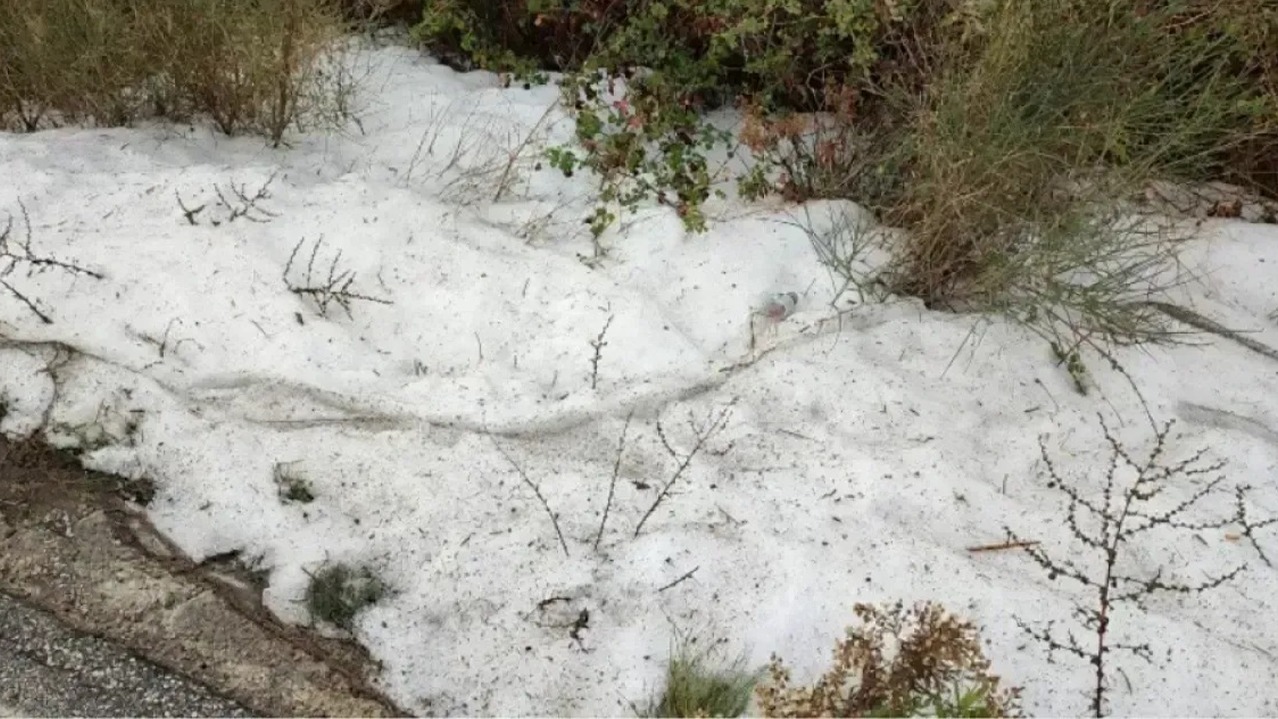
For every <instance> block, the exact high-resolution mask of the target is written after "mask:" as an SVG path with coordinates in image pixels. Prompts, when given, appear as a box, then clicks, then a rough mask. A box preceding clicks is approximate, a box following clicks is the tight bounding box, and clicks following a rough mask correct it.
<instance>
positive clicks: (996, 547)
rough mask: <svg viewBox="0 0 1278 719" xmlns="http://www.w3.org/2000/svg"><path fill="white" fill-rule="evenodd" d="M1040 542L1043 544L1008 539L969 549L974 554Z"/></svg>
mask: <svg viewBox="0 0 1278 719" xmlns="http://www.w3.org/2000/svg"><path fill="white" fill-rule="evenodd" d="M1039 544H1042V542H1038V541H1019V542H1014V541H1011V540H1008V541H1006V542H999V543H998V544H982V545H980V546H976V547H968V548H967V551H969V552H971V553H973V554H976V553H978V552H1001V551H1004V550H1007V549H1024V548H1026V547H1036V546H1038V545H1039Z"/></svg>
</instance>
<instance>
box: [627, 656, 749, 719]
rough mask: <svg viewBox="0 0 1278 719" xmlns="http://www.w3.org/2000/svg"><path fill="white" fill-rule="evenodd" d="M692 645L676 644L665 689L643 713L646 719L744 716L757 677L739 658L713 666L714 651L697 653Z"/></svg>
mask: <svg viewBox="0 0 1278 719" xmlns="http://www.w3.org/2000/svg"><path fill="white" fill-rule="evenodd" d="M695 642H696V640H695V639H688V638H681V639H680V640H678V642H677V643H676V646H675V648H674V650H673V652H672V653H671V656H670V665H669V667H668V668H667V669H666V686H665V688H664V689H663V690H662V692H661V695H660V696H659V697H657V698H656V699H654V700H653V701H652V703H651V704H650V705H649V706H648V708H647V711H645V712H643V714H644V715H645V716H650V717H738V716H741V715H742V714H745V712H746V709H747V708H748V707H749V706H750V697H751V695H752V694H753V693H754V687H755V685H756V684H757V683H758V681H759V675H758V673H757V672H749V671H746V670H745V669H744V668H743V665H744V661H743V660H742V659H740V658H738V659H736V660H735V661H732V662H727V663H719V662H716V659H715V656H714V655H715V654H716V652H715V649H716V648H717V647H715V646H713V645H712V646H710V647H709V648H705V649H700V648H697V647H695V646H694V644H695ZM716 665H717V666H716Z"/></svg>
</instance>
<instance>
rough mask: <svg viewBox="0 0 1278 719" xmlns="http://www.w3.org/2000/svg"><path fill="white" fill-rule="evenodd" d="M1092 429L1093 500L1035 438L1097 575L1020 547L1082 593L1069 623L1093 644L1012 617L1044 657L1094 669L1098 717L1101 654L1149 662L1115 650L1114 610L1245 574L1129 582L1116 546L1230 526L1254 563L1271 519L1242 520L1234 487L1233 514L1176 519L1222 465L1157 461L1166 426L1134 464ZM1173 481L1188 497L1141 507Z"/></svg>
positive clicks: (1103, 677) (1102, 697)
mask: <svg viewBox="0 0 1278 719" xmlns="http://www.w3.org/2000/svg"><path fill="white" fill-rule="evenodd" d="M1100 424H1101V429H1102V430H1103V433H1104V437H1105V442H1106V444H1107V445H1108V448H1109V450H1110V456H1109V463H1108V466H1107V468H1106V472H1105V477H1104V483H1103V484H1102V487H1101V490H1100V493H1099V494H1100V496H1099V497H1087V496H1084V495H1083V491H1082V490H1081V489H1079V488H1078V487H1077V486H1075V485H1074V484H1072V483H1070V482H1068V481H1066V479H1065V478H1064V476H1063V475H1062V473H1061V472H1060V470H1059V468H1058V467H1057V465H1056V462H1055V460H1053V459H1052V456H1051V454H1050V453H1049V452H1048V451H1047V444H1046V440H1045V439H1042V438H1040V440H1039V449H1040V452H1041V455H1042V459H1043V463H1044V465H1045V466H1046V474H1047V478H1048V483H1047V486H1048V487H1049V488H1051V489H1055V490H1057V491H1059V492H1061V493H1062V494H1064V495H1065V497H1066V500H1067V507H1066V512H1065V525H1066V527H1067V528H1068V529H1069V532H1070V534H1071V535H1072V536H1073V538H1074V540H1075V541H1077V542H1078V543H1079V544H1081V545H1082V546H1083V547H1084V548H1085V549H1086V550H1087V551H1088V552H1089V553H1092V554H1093V555H1096V556H1097V559H1099V565H1100V566H1101V567H1102V569H1101V570H1100V571H1096V572H1093V571H1088V570H1086V569H1084V568H1082V567H1081V566H1080V564H1078V563H1077V562H1075V561H1074V560H1072V559H1069V558H1064V557H1062V558H1057V557H1056V556H1054V555H1052V554H1050V553H1049V552H1048V551H1047V550H1045V549H1043V548H1042V547H1041V546H1040V545H1036V544H1034V545H1028V546H1026V547H1025V552H1026V554H1028V555H1029V557H1030V558H1031V559H1032V560H1033V561H1034V562H1035V563H1036V564H1038V565H1039V566H1040V567H1042V568H1043V569H1044V570H1045V571H1046V572H1047V575H1048V578H1049V579H1052V580H1056V579H1061V578H1064V579H1071V580H1073V581H1075V582H1077V583H1079V584H1081V585H1082V586H1083V587H1085V588H1086V589H1087V590H1088V593H1089V594H1090V595H1091V596H1092V602H1093V603H1092V604H1091V605H1090V606H1089V605H1084V604H1080V605H1077V606H1075V608H1074V617H1075V619H1076V621H1077V622H1078V623H1079V625H1080V626H1082V627H1083V628H1084V629H1086V630H1087V631H1088V632H1089V633H1090V634H1092V635H1093V638H1092V639H1090V640H1089V644H1088V645H1086V646H1085V645H1084V643H1083V642H1082V641H1080V640H1079V639H1078V638H1077V637H1076V636H1075V635H1074V634H1073V632H1071V631H1066V632H1065V633H1064V634H1063V635H1062V634H1061V633H1060V631H1059V630H1057V629H1055V622H1054V621H1049V622H1046V623H1045V624H1044V625H1042V626H1041V628H1040V627H1035V626H1031V625H1030V624H1028V623H1026V622H1024V621H1022V620H1020V619H1016V623H1017V625H1018V626H1020V627H1021V629H1022V630H1024V631H1025V632H1026V633H1027V634H1029V635H1030V636H1031V637H1032V638H1034V639H1035V640H1037V641H1038V642H1040V643H1041V644H1043V645H1044V646H1045V647H1046V648H1047V651H1048V657H1049V659H1050V658H1051V656H1052V654H1053V653H1055V652H1064V653H1066V654H1070V655H1072V656H1075V657H1078V658H1080V659H1082V660H1084V661H1086V662H1087V663H1089V664H1091V665H1092V666H1093V667H1094V668H1095V682H1094V684H1093V686H1092V692H1091V707H1090V709H1091V713H1092V715H1093V716H1097V717H1100V716H1104V714H1105V711H1106V696H1107V692H1108V689H1109V684H1108V681H1109V677H1108V671H1110V669H1109V665H1108V664H1107V663H1106V660H1107V659H1108V657H1109V655H1110V654H1112V653H1113V652H1115V651H1124V652H1128V653H1131V654H1134V655H1135V656H1139V657H1142V658H1144V659H1146V660H1149V661H1152V658H1153V653H1152V650H1151V649H1150V646H1149V645H1148V644H1121V643H1116V642H1114V641H1113V638H1112V627H1111V621H1112V619H1113V608H1114V607H1115V605H1118V604H1121V603H1124V602H1130V603H1132V604H1135V605H1137V606H1142V605H1143V602H1144V600H1145V599H1146V598H1148V597H1150V596H1153V595H1155V594H1168V593H1172V594H1183V595H1191V594H1199V593H1202V592H1205V591H1208V590H1211V589H1215V588H1217V587H1220V586H1221V585H1223V584H1225V583H1226V582H1229V581H1230V580H1232V579H1234V578H1236V577H1237V576H1238V575H1239V574H1241V573H1242V572H1243V571H1244V570H1245V569H1246V565H1240V566H1236V567H1233V568H1231V569H1229V570H1226V571H1223V572H1220V573H1217V574H1214V575H1211V576H1208V577H1206V578H1205V579H1203V580H1202V581H1199V582H1190V583H1186V582H1176V581H1169V580H1165V579H1164V578H1163V572H1162V570H1161V569H1160V570H1158V571H1155V572H1154V573H1153V575H1152V576H1137V575H1133V574H1130V573H1127V572H1124V571H1121V567H1120V564H1121V562H1120V560H1121V558H1122V556H1123V555H1122V552H1121V551H1120V550H1121V548H1122V547H1123V545H1124V544H1127V543H1129V542H1131V541H1132V540H1133V538H1134V537H1136V536H1138V535H1141V534H1143V533H1145V532H1148V531H1151V530H1153V529H1156V528H1162V529H1172V530H1181V531H1198V530H1202V529H1218V528H1221V527H1224V526H1226V525H1229V524H1233V523H1238V524H1241V525H1242V526H1243V531H1244V536H1246V537H1247V538H1248V540H1249V541H1250V542H1251V543H1252V546H1253V547H1254V548H1255V549H1256V551H1257V553H1259V554H1260V556H1261V559H1262V560H1265V561H1266V562H1268V558H1267V557H1265V555H1264V553H1263V552H1262V551H1261V550H1260V547H1259V545H1258V544H1257V543H1256V540H1255V537H1254V536H1253V535H1252V532H1253V531H1254V530H1256V529H1260V528H1263V527H1265V526H1268V525H1269V524H1272V523H1274V522H1276V521H1278V518H1274V519H1266V520H1263V521H1261V522H1252V521H1250V519H1249V518H1248V517H1247V514H1246V502H1245V492H1246V488H1244V487H1238V488H1236V489H1235V497H1236V504H1237V509H1236V512H1235V514H1234V516H1231V517H1224V518H1217V519H1212V520H1206V521H1187V520H1185V519H1182V517H1183V515H1185V513H1186V512H1188V511H1189V510H1191V509H1193V508H1194V507H1195V506H1196V505H1198V503H1199V502H1200V501H1201V500H1202V499H1204V498H1205V497H1207V496H1208V495H1210V494H1213V493H1216V492H1218V491H1219V490H1220V487H1221V485H1222V484H1223V483H1224V479H1225V478H1224V476H1223V475H1222V474H1220V472H1221V470H1223V469H1224V463H1223V462H1207V461H1206V459H1205V457H1206V451H1205V450H1202V451H1199V452H1196V453H1194V454H1193V455H1191V456H1190V457H1188V458H1187V459H1184V460H1181V461H1179V462H1174V463H1170V464H1168V463H1164V462H1163V455H1164V454H1165V453H1166V449H1167V438H1168V436H1169V434H1170V432H1171V428H1172V423H1171V422H1168V423H1166V424H1164V425H1162V426H1161V427H1157V428H1156V429H1155V435H1154V442H1153V447H1152V448H1151V449H1150V451H1149V452H1148V453H1147V454H1146V455H1145V456H1144V457H1141V458H1137V457H1135V456H1134V455H1133V454H1132V453H1131V452H1130V451H1128V449H1127V448H1126V447H1124V446H1123V444H1122V443H1121V442H1120V441H1119V440H1118V438H1117V437H1115V435H1114V434H1113V432H1111V431H1110V428H1109V426H1108V425H1106V423H1105V420H1104V417H1101V419H1100ZM1120 475H1124V476H1128V475H1130V476H1132V477H1133V478H1132V479H1131V480H1130V481H1127V482H1124V481H1122V480H1120ZM1173 481H1190V482H1194V483H1197V484H1198V485H1199V486H1198V488H1197V489H1196V490H1195V491H1194V492H1193V493H1192V494H1190V495H1189V497H1188V498H1186V499H1184V500H1183V501H1180V502H1178V503H1176V504H1175V505H1174V506H1172V507H1171V508H1169V509H1152V508H1147V507H1149V504H1150V502H1152V501H1154V500H1155V499H1158V498H1159V497H1160V496H1162V494H1163V492H1164V490H1166V489H1168V488H1169V486H1170V484H1171V483H1172V482H1173ZM1081 516H1088V517H1089V518H1090V520H1091V521H1090V522H1088V523H1086V526H1085V523H1084V522H1082V521H1080V517H1081ZM1008 536H1009V537H1010V539H1011V540H1012V541H1020V537H1018V536H1017V535H1016V534H1015V533H1014V532H1012V531H1011V530H1010V529H1009V530H1008Z"/></svg>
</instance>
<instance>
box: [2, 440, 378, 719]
mask: <svg viewBox="0 0 1278 719" xmlns="http://www.w3.org/2000/svg"><path fill="white" fill-rule="evenodd" d="M153 495H154V489H153V487H151V486H150V484H149V483H148V482H146V481H140V480H126V479H122V478H120V477H113V476H110V475H105V474H101V473H98V472H90V471H87V470H85V469H83V468H82V467H80V466H79V463H78V462H77V461H76V459H75V458H74V457H73V456H71V455H69V454H67V453H62V452H58V451H55V450H53V449H51V448H49V447H48V446H47V445H45V444H44V443H43V442H41V441H39V440H37V439H32V440H25V441H10V440H6V439H4V438H3V437H0V588H3V589H5V590H6V591H8V592H10V593H12V594H14V595H16V596H20V597H23V598H25V599H26V600H27V601H30V602H31V603H33V604H35V605H37V606H39V607H41V608H43V609H45V610H46V611H49V612H52V613H53V614H55V615H56V616H58V618H60V619H61V620H63V621H64V622H67V623H68V624H70V625H71V626H74V627H76V628H78V629H80V630H82V631H87V632H90V633H92V634H95V635H98V636H102V637H105V638H108V639H111V640H114V641H116V642H119V643H121V644H123V645H125V646H127V647H128V648H130V649H131V650H133V651H135V652H137V653H138V654H140V655H142V656H145V657H146V658H147V659H150V660H151V661H154V662H156V663H157V664H160V665H162V666H164V667H166V668H168V669H171V670H173V671H175V672H177V673H179V674H181V675H183V676H186V677H190V678H191V679H193V680H195V681H197V682H200V683H201V684H204V685H206V686H209V687H210V688H211V689H213V690H214V691H216V692H218V693H220V694H223V695H225V696H227V697H230V698H232V699H234V700H235V701H237V702H239V703H241V704H243V705H244V706H246V707H249V708H250V709H252V710H253V711H255V712H258V713H261V714H264V715H269V716H391V715H402V714H403V712H402V711H400V710H398V709H397V708H396V707H395V706H394V705H393V704H392V703H391V702H390V701H389V700H387V699H386V698H385V697H384V696H383V695H381V694H380V693H379V692H378V691H377V690H376V689H375V688H374V686H373V683H372V677H374V676H375V675H376V673H377V670H378V667H377V664H376V662H374V661H373V660H371V659H370V658H369V656H368V655H367V653H366V652H365V651H364V650H363V648H362V647H360V646H359V645H358V644H356V643H354V642H349V641H341V640H332V639H325V638H322V637H319V636H317V635H315V634H313V633H312V632H309V631H307V630H305V629H303V628H299V627H293V626H288V625H284V624H282V623H280V622H278V621H277V620H276V619H275V618H274V617H273V616H272V615H271V614H270V613H269V611H267V610H266V609H265V608H264V607H263V606H262V604H261V589H262V583H261V577H260V576H258V575H255V574H254V573H252V572H249V571H247V570H245V569H244V568H242V567H241V566H240V565H239V563H238V562H236V561H235V557H234V556H233V555H228V556H225V557H219V558H216V559H215V560H210V561H208V562H205V563H204V564H196V563H194V562H192V561H191V560H190V559H189V558H187V557H186V556H184V555H183V554H182V553H181V552H180V551H178V550H177V549H176V547H174V546H173V545H172V543H170V542H169V541H168V540H167V539H166V538H165V537H163V536H162V535H160V534H159V533H158V532H156V531H155V529H154V528H153V527H151V525H150V523H149V522H148V521H147V519H146V514H145V509H144V505H145V503H147V502H149V501H150V500H151V497H152V496H153Z"/></svg>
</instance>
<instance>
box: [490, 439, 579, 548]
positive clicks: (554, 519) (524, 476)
mask: <svg viewBox="0 0 1278 719" xmlns="http://www.w3.org/2000/svg"><path fill="white" fill-rule="evenodd" d="M488 439H490V440H492V443H493V446H494V447H496V448H497V451H498V452H500V453H501V456H502V457H504V458H505V459H506V462H508V463H509V464H510V466H511V467H513V468H514V470H515V472H517V473H518V474H519V479H520V480H522V481H523V483H524V484H525V485H527V486H528V488H529V489H531V490H532V492H533V494H534V495H535V496H536V497H537V501H539V502H541V506H542V508H543V509H545V510H546V515H547V516H549V517H550V523H551V525H552V526H554V528H555V536H556V537H558V538H559V546H560V547H563V550H564V556H565V557H571V556H572V554H571V553H570V552H569V551H568V542H567V541H566V540H565V539H564V533H563V532H562V531H560V529H559V515H557V514H555V513H554V511H553V510H552V509H551V508H550V502H547V501H546V497H545V496H544V495H542V493H541V487H540V486H539V485H537V484H536V483H535V482H533V481H532V479H531V478H529V476H528V473H527V472H525V471H524V468H523V467H520V466H519V463H517V462H516V461H515V460H514V458H513V457H511V456H510V454H509V453H507V452H506V448H505V447H502V446H501V444H500V443H498V442H497V438H496V437H494V436H492V435H491V434H490V435H488Z"/></svg>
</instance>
